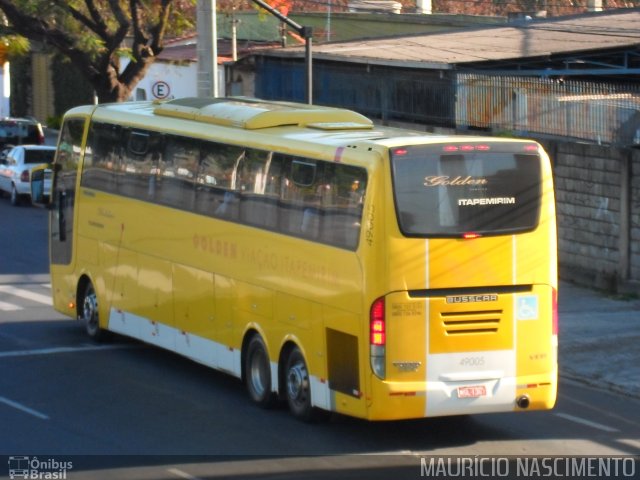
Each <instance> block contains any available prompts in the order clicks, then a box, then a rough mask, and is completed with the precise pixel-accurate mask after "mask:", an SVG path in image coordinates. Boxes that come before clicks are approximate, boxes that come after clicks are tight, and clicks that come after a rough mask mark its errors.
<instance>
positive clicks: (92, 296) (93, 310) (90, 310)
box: [78, 282, 108, 342]
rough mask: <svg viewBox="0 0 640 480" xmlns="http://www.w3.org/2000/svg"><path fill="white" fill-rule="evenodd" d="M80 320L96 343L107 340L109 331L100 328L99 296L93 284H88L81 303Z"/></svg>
mask: <svg viewBox="0 0 640 480" xmlns="http://www.w3.org/2000/svg"><path fill="white" fill-rule="evenodd" d="M78 320H80V321H81V322H82V324H83V326H84V330H85V332H87V335H88V336H89V338H91V339H92V340H93V341H94V342H101V341H103V340H106V337H107V333H108V332H107V331H106V330H104V329H102V328H100V316H99V314H98V296H97V295H96V291H95V289H94V288H93V284H92V283H91V282H88V283H87V286H86V287H85V290H84V295H83V297H82V302H81V303H80V311H79V312H78Z"/></svg>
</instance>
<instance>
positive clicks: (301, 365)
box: [285, 347, 318, 422]
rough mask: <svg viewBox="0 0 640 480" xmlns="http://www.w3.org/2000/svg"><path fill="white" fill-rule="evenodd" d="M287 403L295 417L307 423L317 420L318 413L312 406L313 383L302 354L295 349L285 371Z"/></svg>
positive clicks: (290, 354)
mask: <svg viewBox="0 0 640 480" xmlns="http://www.w3.org/2000/svg"><path fill="white" fill-rule="evenodd" d="M285 382H286V386H287V389H286V391H287V403H288V404H289V410H290V411H291V413H292V414H293V416H294V417H296V418H299V419H300V420H303V421H305V422H310V421H313V420H316V418H317V413H318V411H317V410H316V409H315V408H313V407H312V406H311V381H310V379H309V371H308V369H307V364H306V362H305V361H304V357H303V356H302V352H301V351H300V349H299V348H298V347H294V348H293V349H292V350H291V352H290V353H289V357H288V358H287V364H286V370H285Z"/></svg>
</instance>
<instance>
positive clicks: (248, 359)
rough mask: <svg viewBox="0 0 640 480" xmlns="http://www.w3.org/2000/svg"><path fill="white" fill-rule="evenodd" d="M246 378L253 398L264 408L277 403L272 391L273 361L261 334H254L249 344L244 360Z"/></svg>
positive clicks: (246, 383) (250, 395)
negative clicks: (270, 360)
mask: <svg viewBox="0 0 640 480" xmlns="http://www.w3.org/2000/svg"><path fill="white" fill-rule="evenodd" d="M244 380H245V385H246V387H247V392H249V397H251V400H252V401H253V402H254V403H256V404H257V405H259V406H260V407H262V408H271V407H273V406H274V405H275V401H276V396H275V394H274V393H273V392H272V391H271V363H270V362H269V355H268V354H267V347H266V345H265V344H264V340H263V339H262V337H261V336H260V335H257V334H256V335H254V336H252V337H251V339H250V340H249V343H248V344H247V350H246V356H245V362H244Z"/></svg>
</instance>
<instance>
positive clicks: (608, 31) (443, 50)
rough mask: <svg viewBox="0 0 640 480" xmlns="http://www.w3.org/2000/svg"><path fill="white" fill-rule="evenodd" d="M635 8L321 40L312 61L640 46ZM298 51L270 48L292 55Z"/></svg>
mask: <svg viewBox="0 0 640 480" xmlns="http://www.w3.org/2000/svg"><path fill="white" fill-rule="evenodd" d="M639 26H640V10H639V9H629V10H621V11H620V10H616V11H613V12H606V13H597V14H585V15H580V16H572V17H561V18H556V19H551V20H535V21H528V22H523V23H519V24H514V25H512V26H504V27H487V28H475V29H470V30H462V31H460V30H458V31H455V32H448V33H433V34H427V35H411V36H402V37H393V38H384V39H369V40H358V41H350V42H342V43H327V44H322V45H314V46H313V56H314V58H318V59H327V60H340V61H351V62H364V63H371V64H402V65H403V66H412V64H413V66H416V67H417V66H419V67H421V68H425V67H428V66H429V64H431V65H432V66H433V67H434V68H441V69H442V68H448V67H449V66H451V65H454V64H464V63H472V62H473V63H475V62H482V61H502V60H511V59H523V58H536V57H544V56H548V55H553V54H563V53H565V54H566V53H570V52H587V51H591V50H604V49H610V48H623V47H630V46H640V28H639ZM303 52H304V50H303V49H300V48H287V49H284V50H276V51H272V52H271V54H276V55H278V56H288V55H292V56H298V55H300V54H301V53H303Z"/></svg>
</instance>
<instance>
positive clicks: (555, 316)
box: [551, 288, 558, 335]
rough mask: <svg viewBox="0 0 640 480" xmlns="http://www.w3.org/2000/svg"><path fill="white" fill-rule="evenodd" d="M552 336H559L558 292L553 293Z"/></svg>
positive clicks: (553, 291)
mask: <svg viewBox="0 0 640 480" xmlns="http://www.w3.org/2000/svg"><path fill="white" fill-rule="evenodd" d="M551 319H552V320H551V321H552V324H551V334H552V335H558V290H556V289H555V288H554V289H553V290H552V292H551Z"/></svg>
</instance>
